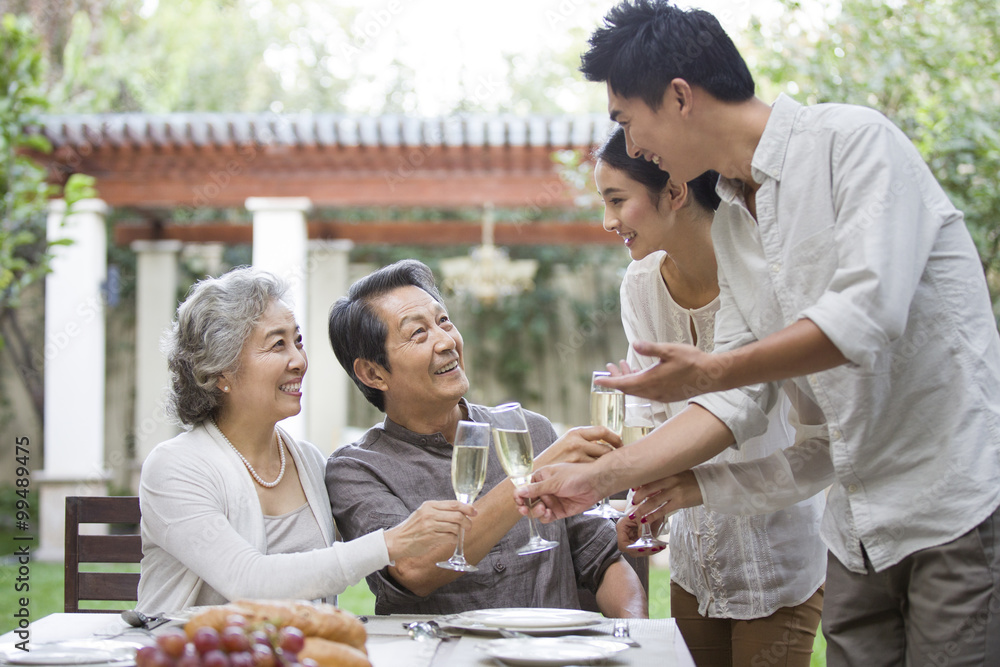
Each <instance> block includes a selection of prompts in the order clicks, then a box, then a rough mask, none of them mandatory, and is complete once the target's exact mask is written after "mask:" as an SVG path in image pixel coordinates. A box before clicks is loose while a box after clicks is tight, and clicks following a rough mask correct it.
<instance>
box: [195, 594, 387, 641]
mask: <svg viewBox="0 0 1000 667" xmlns="http://www.w3.org/2000/svg"><path fill="white" fill-rule="evenodd" d="M233 614H239V615H241V616H243V617H244V618H246V619H247V621H248V622H249V623H250V624H251V625H256V624H262V623H270V624H272V625H274V626H275V627H276V628H283V627H285V626H287V625H294V626H295V627H297V628H298V629H299V630H301V631H302V634H304V635H305V636H306V637H307V638H308V637H319V638H322V639H326V640H329V641H331V642H338V643H341V644H346V645H348V646H351V647H353V648H354V649H356V650H357V651H359V652H360V653H361V654H362V655H365V640H366V639H367V637H368V633H366V632H365V626H364V625H362V623H361V621H359V620H358V619H357V617H355V616H354V614H351V613H350V612H346V611H343V610H341V609H338V608H337V607H334V606H333V605H330V604H323V603H317V602H298V601H294V602H293V601H284V600H239V601H236V602H231V603H229V604H224V605H219V606H214V607H209V608H208V609H204V610H202V611H200V612H198V613H197V614H195V615H194V616H192V617H191V620H189V621H188V622H187V625H185V626H184V630H185V631H186V632H187V635H188V637H194V633H195V631H196V630H197V629H198V628H201V627H204V626H209V627H212V628H215V629H216V630H219V631H220V632H221V631H222V629H223V628H225V627H226V625H228V623H227V619H228V618H229V617H230V616H232V615H233Z"/></svg>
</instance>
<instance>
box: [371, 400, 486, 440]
mask: <svg viewBox="0 0 1000 667" xmlns="http://www.w3.org/2000/svg"><path fill="white" fill-rule="evenodd" d="M458 402H459V404H460V405H461V406H462V413H463V415H468V414H469V403H468V402H467V401H466V400H465V399H464V398H460V399H459V401H458ZM464 418H466V417H463V419H464ZM382 428H383V429H385V432H386V433H388V434H389V435H391V436H392V437H394V438H396V439H397V440H402V441H403V442H409V443H412V444H414V445H420V446H421V447H446V448H448V449H449V450H450V449H451V444H450V443H449V442H448V440H446V439H445V437H444V434H443V433H441V432H440V431H439V432H437V433H417V432H416V431H411V430H410V429H408V428H406V427H405V426H403V425H402V424H397V423H396V422H394V421H392V420H391V419H389V417H388V415H387V416H386V418H385V421H384V422H383V424H382Z"/></svg>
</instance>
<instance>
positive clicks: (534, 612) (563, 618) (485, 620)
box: [436, 607, 607, 634]
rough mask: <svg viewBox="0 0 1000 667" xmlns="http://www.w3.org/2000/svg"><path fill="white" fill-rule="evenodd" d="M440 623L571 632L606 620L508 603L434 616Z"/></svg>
mask: <svg viewBox="0 0 1000 667" xmlns="http://www.w3.org/2000/svg"><path fill="white" fill-rule="evenodd" d="M436 620H437V622H438V623H440V624H441V625H445V626H448V627H453V628H459V629H462V630H473V631H479V632H497V631H499V630H501V629H504V630H516V631H518V632H526V633H529V634H546V633H553V632H570V631H576V630H586V629H588V628H591V627H593V626H596V625H600V624H601V623H604V622H606V620H607V619H605V618H604V617H603V616H601V615H600V614H598V613H596V612H592V611H581V610H579V609H546V608H534V607H510V608H504V609H478V610H475V611H467V612H464V613H461V614H453V615H451V616H443V617H441V618H438V619H436Z"/></svg>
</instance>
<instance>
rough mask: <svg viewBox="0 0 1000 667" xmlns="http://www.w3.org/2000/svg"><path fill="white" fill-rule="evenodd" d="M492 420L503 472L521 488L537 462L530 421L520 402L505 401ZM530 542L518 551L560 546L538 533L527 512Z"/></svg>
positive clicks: (494, 441) (536, 551)
mask: <svg viewBox="0 0 1000 667" xmlns="http://www.w3.org/2000/svg"><path fill="white" fill-rule="evenodd" d="M490 416H491V418H492V420H493V444H494V445H496V452H497V458H499V459H500V465H502V466H503V469H504V472H506V473H507V476H508V477H510V481H511V482H513V483H514V487H515V488H521V487H522V486H525V485H526V484H528V483H529V482H530V481H531V469H532V466H533V465H534V462H535V451H534V449H533V448H532V445H531V434H530V433H528V422H527V421H525V419H524V412H522V410H521V404H520V403H505V404H504V405H498V406H497V407H495V408H491V409H490ZM528 532H529V538H528V541H527V543H525V545H524V546H522V547H521V548H520V549H518V550H517V553H519V554H521V555H522V556H523V555H524V554H535V553H538V552H540V551H548V550H549V549H554V548H556V547H557V546H559V543H558V542H554V541H552V540H546V539H544V538H542V537H540V536H539V535H538V528H537V526H536V524H535V518H534V517H533V516H531V514H530V513H529V514H528Z"/></svg>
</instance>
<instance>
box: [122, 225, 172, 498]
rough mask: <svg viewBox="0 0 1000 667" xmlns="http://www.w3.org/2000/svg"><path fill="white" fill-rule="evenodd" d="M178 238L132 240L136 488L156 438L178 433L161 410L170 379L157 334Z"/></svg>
mask: <svg viewBox="0 0 1000 667" xmlns="http://www.w3.org/2000/svg"><path fill="white" fill-rule="evenodd" d="M182 247H183V244H182V243H181V242H180V241H135V242H134V243H133V244H132V250H133V251H134V252H135V254H136V298H135V310H136V313H135V319H136V326H135V356H136V363H135V423H134V426H133V428H134V433H135V460H134V462H133V463H134V469H133V480H132V488H133V489H136V490H137V489H138V488H139V485H138V482H139V479H138V474H139V469H140V467H141V466H142V462H143V461H145V460H146V457H147V456H148V455H149V452H150V451H152V449H153V447H155V446H156V445H157V444H158V443H160V442H163V441H164V440H169V439H170V438H172V437H174V436H175V435H177V433H178V429H177V426H175V425H174V424H172V423H171V422H170V420H169V419H168V418H167V415H166V412H165V411H164V396H165V392H166V390H167V387H168V385H169V382H170V374H169V373H168V372H167V360H166V359H165V358H164V357H163V353H162V352H161V351H160V339H161V338H162V337H163V333H164V332H165V331H166V330H167V329H168V328H169V327H170V323H171V321H172V320H173V317H174V311H175V310H176V309H177V259H178V255H179V253H180V251H181V248H182Z"/></svg>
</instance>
